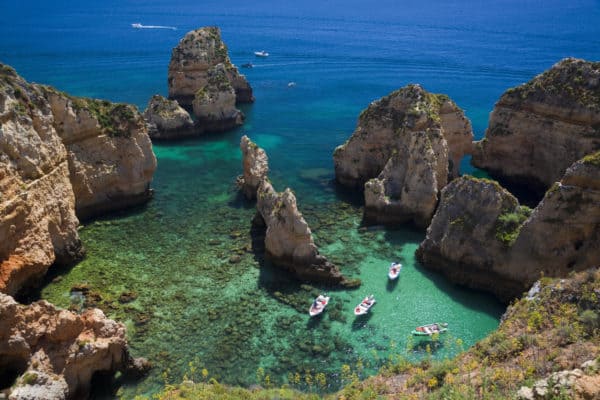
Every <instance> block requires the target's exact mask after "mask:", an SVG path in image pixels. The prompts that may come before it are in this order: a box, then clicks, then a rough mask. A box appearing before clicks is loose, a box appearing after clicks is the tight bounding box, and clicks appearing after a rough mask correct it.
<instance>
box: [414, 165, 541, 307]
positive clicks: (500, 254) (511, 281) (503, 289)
mask: <svg viewBox="0 0 600 400" xmlns="http://www.w3.org/2000/svg"><path fill="white" fill-rule="evenodd" d="M528 214H529V210H528V209H527V208H526V207H523V206H520V205H519V202H518V200H517V199H516V198H515V197H514V196H513V195H511V194H510V193H509V192H508V191H507V190H506V189H504V188H502V187H501V186H500V185H498V184H497V183H496V182H493V181H490V180H487V179H476V178H472V177H469V176H463V177H460V178H458V179H456V180H454V181H453V182H451V183H450V184H448V186H446V187H445V188H444V190H443V191H442V195H441V199H440V204H439V206H438V208H437V211H436V212H435V215H434V217H433V219H432V221H431V225H430V226H429V228H427V236H426V238H425V240H424V241H423V242H422V243H421V245H420V246H419V248H418V250H417V259H418V260H419V261H420V262H421V263H422V264H424V265H425V266H426V267H428V268H430V269H433V270H436V271H438V272H441V273H443V274H444V275H446V276H447V277H448V278H449V279H450V280H452V281H454V282H458V283H461V284H463V285H466V286H469V287H472V288H477V289H483V290H487V291H490V292H492V293H495V294H496V295H497V296H498V297H500V298H501V299H503V300H506V299H510V298H512V297H513V296H514V295H515V294H520V293H522V292H523V291H524V290H526V289H527V282H524V281H523V280H521V279H520V277H519V274H520V273H521V272H522V270H523V266H520V265H519V266H517V267H516V268H515V270H512V271H511V270H506V269H505V268H503V259H505V258H506V257H507V255H508V247H509V245H510V244H511V242H512V240H514V237H515V236H516V235H517V234H518V229H519V227H520V225H521V224H522V223H523V219H526V218H527V216H528Z"/></svg>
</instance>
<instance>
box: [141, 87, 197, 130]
mask: <svg viewBox="0 0 600 400" xmlns="http://www.w3.org/2000/svg"><path fill="white" fill-rule="evenodd" d="M144 118H145V119H146V121H147V122H148V135H149V136H150V138H151V139H152V140H171V139H180V138H186V137H190V136H195V135H198V134H201V133H202V129H201V128H200V127H196V126H195V125H194V121H193V120H192V117H190V114H189V113H188V112H187V111H186V110H185V109H183V107H181V106H180V105H179V103H177V101H175V100H169V99H166V98H164V97H163V96H161V95H159V94H155V95H154V96H152V98H151V99H150V101H149V102H148V107H147V108H146V110H145V111H144Z"/></svg>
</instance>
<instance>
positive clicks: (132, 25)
mask: <svg viewBox="0 0 600 400" xmlns="http://www.w3.org/2000/svg"><path fill="white" fill-rule="evenodd" d="M131 27H132V28H136V29H142V28H143V27H144V26H143V25H142V24H140V23H139V22H136V23H135V24H131Z"/></svg>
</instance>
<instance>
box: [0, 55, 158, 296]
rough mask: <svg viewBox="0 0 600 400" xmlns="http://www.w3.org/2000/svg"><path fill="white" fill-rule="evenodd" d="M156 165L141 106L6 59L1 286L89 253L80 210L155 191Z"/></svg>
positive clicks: (6, 288) (0, 138)
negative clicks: (65, 86) (37, 76)
mask: <svg viewBox="0 0 600 400" xmlns="http://www.w3.org/2000/svg"><path fill="white" fill-rule="evenodd" d="M155 167H156V159H155V158H154V154H153V153H152V147H151V144H150V140H149V138H148V136H147V134H146V130H145V124H144V122H143V120H142V118H141V117H140V115H139V113H137V111H135V110H134V109H133V108H132V107H131V106H127V105H124V104H114V103H109V102H102V101H98V100H91V99H80V98H74V97H69V96H67V95H65V94H63V93H60V92H57V91H55V90H53V89H51V88H49V87H45V86H40V85H34V84H29V83H27V82H26V81H24V80H23V79H22V78H21V77H19V76H18V75H17V74H16V72H15V71H14V70H13V69H12V68H10V67H8V66H4V65H1V64H0V291H2V292H5V293H10V294H14V293H16V292H17V291H18V290H19V289H20V288H21V287H23V286H24V285H25V284H27V283H29V282H31V281H34V280H36V279H37V278H40V277H41V276H43V275H44V274H45V272H46V271H47V269H48V267H49V266H50V265H52V264H53V263H55V262H59V263H68V262H73V261H75V260H77V259H79V258H80V257H82V255H83V251H82V247H81V242H80V240H79V237H78V234H77V226H78V224H79V222H78V219H77V216H78V217H80V218H81V217H87V216H90V215H92V214H94V213H96V212H100V211H102V210H108V209H117V208H121V207H124V206H125V205H129V204H132V203H137V202H140V201H145V200H147V199H148V197H149V194H150V190H149V183H150V180H151V178H152V174H153V172H154V168H155ZM76 213H77V216H76Z"/></svg>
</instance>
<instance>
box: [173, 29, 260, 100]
mask: <svg viewBox="0 0 600 400" xmlns="http://www.w3.org/2000/svg"><path fill="white" fill-rule="evenodd" d="M218 64H221V65H222V66H223V68H224V70H225V73H226V77H227V81H228V82H229V85H230V86H231V87H232V88H233V90H234V91H235V101H236V102H238V103H249V102H252V101H254V97H253V96H252V88H251V87H250V85H249V84H248V82H247V81H246V78H245V77H244V76H243V75H240V73H239V72H238V70H237V68H236V67H235V66H234V65H233V64H232V63H231V60H230V59H229V56H228V55H227V46H225V43H223V41H222V40H221V31H220V29H219V28H217V27H205V28H200V29H196V30H195V31H191V32H188V33H187V34H186V35H185V36H184V37H183V39H181V41H180V42H179V44H178V45H177V47H175V48H174V49H173V52H172V54H171V62H170V64H169V77H168V84H169V98H171V99H175V100H177V101H178V102H179V104H181V105H182V106H184V107H191V106H192V102H193V101H194V97H195V96H196V93H197V92H198V91H199V90H202V89H204V88H205V87H206V85H207V83H208V74H209V71H210V70H211V69H213V68H214V67H215V66H216V65H218Z"/></svg>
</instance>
